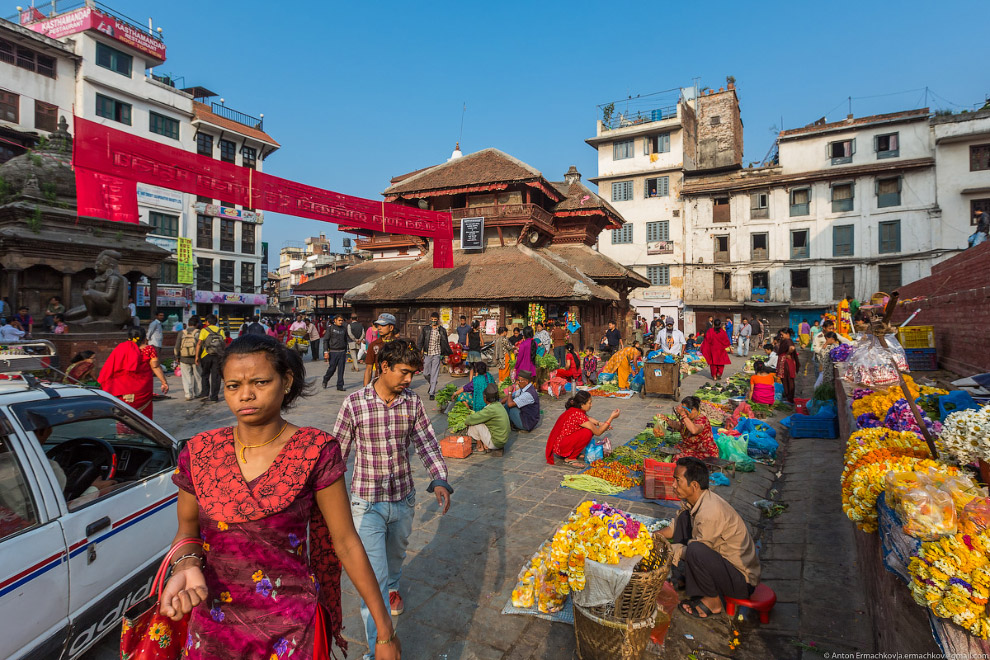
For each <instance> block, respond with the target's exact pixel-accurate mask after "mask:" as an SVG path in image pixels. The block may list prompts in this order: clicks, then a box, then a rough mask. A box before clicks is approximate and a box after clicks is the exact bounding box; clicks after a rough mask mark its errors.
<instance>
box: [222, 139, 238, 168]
mask: <svg viewBox="0 0 990 660" xmlns="http://www.w3.org/2000/svg"><path fill="white" fill-rule="evenodd" d="M235 154H237V145H236V144H234V143H233V142H231V141H230V140H220V160H222V161H223V162H225V163H233V162H234V160H235Z"/></svg>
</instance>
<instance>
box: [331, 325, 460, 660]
mask: <svg viewBox="0 0 990 660" xmlns="http://www.w3.org/2000/svg"><path fill="white" fill-rule="evenodd" d="M378 363H379V367H380V375H379V376H378V377H377V378H375V379H374V380H373V381H371V383H369V384H368V385H366V386H365V387H364V388H362V389H360V390H358V391H357V392H354V393H352V394H351V395H350V396H348V397H347V398H346V399H344V403H343V405H342V406H341V407H340V412H339V413H338V414H337V421H336V423H335V424H334V427H333V431H332V433H331V435H333V437H334V438H336V439H337V441H338V442H339V443H340V448H341V452H342V453H343V456H344V461H345V462H346V461H347V457H348V455H349V454H350V452H351V449H354V450H355V454H354V474H353V477H352V479H351V515H352V516H353V517H354V527H355V528H356V529H357V531H358V535H359V536H360V537H361V541H362V543H363V544H364V549H365V552H367V553H368V559H369V560H370V561H371V567H372V569H374V571H375V576H376V577H377V578H378V586H379V587H380V588H381V590H382V598H383V599H386V600H388V602H389V605H390V606H391V611H392V614H393V615H396V616H397V615H399V614H402V610H403V604H402V597H401V596H400V595H399V578H400V577H401V575H402V562H403V560H404V559H405V557H406V547H407V546H408V545H409V534H410V533H411V532H412V521H413V514H414V511H415V504H416V493H415V488H414V486H413V479H412V467H411V466H410V465H409V444H410V442H412V444H413V445H414V446H415V450H416V452H417V453H419V456H420V458H421V459H422V460H423V464H424V465H425V466H426V469H427V470H428V471H429V472H430V475H431V476H432V477H433V481H431V482H430V485H429V486H428V487H427V489H426V491H427V492H428V493H433V494H434V495H435V496H436V498H437V504H439V505H440V507H441V510H442V512H443V513H447V510H448V509H450V495H451V493H453V492H454V489H453V488H451V487H450V484H448V483H447V465H446V464H445V463H444V460H443V456H442V455H441V454H440V445H439V443H438V442H437V438H436V435H434V433H433V426H432V424H431V423H430V418H429V416H427V414H426V408H425V407H424V406H423V402H422V400H421V399H420V398H419V396H418V395H417V394H416V393H415V392H413V391H412V390H410V389H407V388H408V387H409V383H410V382H412V377H413V374H415V373H416V372H417V371H420V370H421V369H422V368H423V357H422V355H421V354H420V352H419V350H418V349H417V348H416V346H415V345H414V344H413V343H411V342H408V341H406V340H404V339H396V340H395V341H392V342H389V343H388V344H386V345H385V346H384V347H382V349H381V351H380V352H379V354H378ZM361 617H362V618H363V619H364V628H365V635H366V636H367V640H368V648H369V651H368V654H367V655H365V656H364V657H365V659H366V660H369V659H371V660H373V658H374V657H375V647H376V642H377V639H378V629H377V627H376V626H375V621H374V619H372V618H371V613H370V611H369V610H368V608H367V606H366V605H365V604H364V603H363V602H362V603H361Z"/></svg>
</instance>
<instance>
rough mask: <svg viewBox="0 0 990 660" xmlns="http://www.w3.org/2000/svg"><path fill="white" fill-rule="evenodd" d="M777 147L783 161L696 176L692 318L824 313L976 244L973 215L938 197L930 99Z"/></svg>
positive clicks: (784, 319) (800, 134)
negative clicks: (956, 211)
mask: <svg viewBox="0 0 990 660" xmlns="http://www.w3.org/2000/svg"><path fill="white" fill-rule="evenodd" d="M778 147H779V160H778V162H777V163H776V164H774V165H771V166H768V167H761V168H756V169H738V170H736V171H733V172H730V173H722V174H707V175H705V174H702V175H698V176H689V177H688V178H686V180H685V183H684V186H683V188H682V191H681V194H682V197H683V198H684V211H685V223H686V225H687V228H688V229H687V235H686V238H687V243H686V247H685V253H686V262H687V264H688V265H687V272H686V276H685V304H686V305H687V306H689V307H690V308H691V310H692V311H693V314H688V315H687V316H688V327H689V329H692V330H693V328H694V327H701V326H703V324H704V321H705V320H707V317H708V316H710V315H715V316H719V317H724V316H735V317H736V318H738V317H739V316H750V317H751V316H753V315H758V316H759V317H760V318H766V319H768V320H770V321H771V323H772V324H776V323H778V322H779V323H782V324H783V323H787V324H790V325H794V324H795V323H797V322H799V321H800V320H802V319H803V318H808V319H814V318H817V316H818V315H819V314H820V313H822V312H824V311H825V310H826V309H828V308H830V307H834V305H835V303H836V302H837V301H839V300H841V299H842V298H844V297H847V296H848V297H850V298H856V299H859V300H863V299H868V298H869V297H870V295H872V294H873V293H874V292H876V291H888V292H889V291H893V290H895V289H897V288H898V287H899V286H901V284H902V283H906V282H911V281H914V280H916V279H919V278H922V277H925V276H927V275H929V274H930V273H931V267H932V265H933V264H934V263H937V262H938V261H940V260H942V259H944V258H946V257H948V256H951V255H952V254H953V253H954V252H955V251H957V250H959V249H960V248H962V247H964V246H965V233H966V232H964V231H960V229H959V228H961V227H962V226H963V224H965V223H968V220H966V219H965V218H963V223H962V224H961V223H960V221H957V220H955V219H951V218H944V214H943V211H942V209H940V208H939V205H938V204H937V203H936V173H935V165H936V162H935V158H934V155H933V141H932V139H931V129H930V123H929V113H928V109H927V108H925V109H921V110H910V111H906V112H897V113H891V114H884V115H874V116H870V117H860V118H853V117H852V116H850V117H848V118H847V119H845V120H842V121H838V122H832V123H825V122H816V123H815V124H812V125H809V126H805V127H803V128H798V129H792V130H787V131H782V132H781V133H780V135H779V138H778ZM944 220H948V222H946V221H944ZM957 225H958V227H959V228H957Z"/></svg>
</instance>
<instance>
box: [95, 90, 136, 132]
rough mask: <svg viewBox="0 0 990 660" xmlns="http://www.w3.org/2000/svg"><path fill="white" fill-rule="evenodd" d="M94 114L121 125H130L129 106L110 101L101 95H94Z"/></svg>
mask: <svg viewBox="0 0 990 660" xmlns="http://www.w3.org/2000/svg"><path fill="white" fill-rule="evenodd" d="M96 114H97V115H98V116H100V117H106V118H107V119H112V120H114V121H119V122H120V123H121V124H127V125H128V126H130V125H131V104H130V103H124V102H123V101H118V100H117V99H112V98H110V97H109V96H103V94H97V95H96Z"/></svg>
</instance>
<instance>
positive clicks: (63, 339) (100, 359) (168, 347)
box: [39, 331, 178, 371]
mask: <svg viewBox="0 0 990 660" xmlns="http://www.w3.org/2000/svg"><path fill="white" fill-rule="evenodd" d="M177 335H178V333H176V332H166V333H165V336H164V338H163V340H162V347H163V348H162V351H161V353H160V354H159V357H161V359H162V360H163V361H164V360H172V359H173V357H172V355H173V353H172V350H173V347H174V346H175V338H176V336H177ZM39 337H40V338H41V339H47V340H48V341H50V342H52V343H53V344H55V353H56V355H57V356H58V368H59V369H61V370H62V371H65V369H66V368H67V367H68V366H69V364H70V361H71V360H72V358H73V356H74V355H75V354H76V353H80V352H82V351H93V352H94V353H96V367H97V369H99V368H100V367H101V366H103V363H104V362H106V360H107V357H108V356H109V355H110V352H111V351H113V349H114V348H116V347H117V344H119V343H120V342H122V341H124V340H125V339H127V334H126V333H124V332H107V333H95V332H94V333H81V332H79V333H73V332H71V331H70V332H68V333H66V334H64V335H54V334H51V335H49V334H46V335H39Z"/></svg>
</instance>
